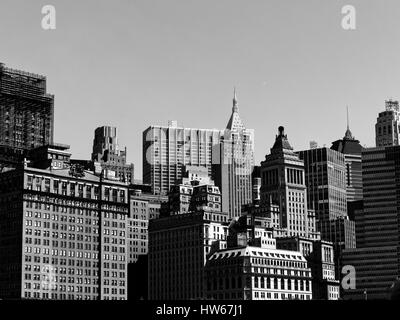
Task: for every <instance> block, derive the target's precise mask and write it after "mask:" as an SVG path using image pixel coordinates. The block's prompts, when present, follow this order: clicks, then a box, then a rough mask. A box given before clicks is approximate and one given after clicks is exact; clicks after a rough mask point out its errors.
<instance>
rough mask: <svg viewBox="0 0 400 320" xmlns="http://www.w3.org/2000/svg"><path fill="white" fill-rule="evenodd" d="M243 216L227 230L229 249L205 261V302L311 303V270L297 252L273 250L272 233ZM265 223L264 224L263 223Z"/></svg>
mask: <svg viewBox="0 0 400 320" xmlns="http://www.w3.org/2000/svg"><path fill="white" fill-rule="evenodd" d="M255 218H256V220H257V222H262V221H263V219H262V217H254V216H253V217H250V216H248V217H246V216H242V217H240V218H239V219H238V221H237V222H236V223H234V224H232V223H231V226H230V229H229V238H232V237H234V239H229V241H228V245H229V247H228V248H226V249H219V250H215V251H214V252H212V253H211V255H210V256H209V257H208V259H207V264H206V267H205V287H206V288H205V289H206V298H208V299H219V300H222V299H225V300H311V298H312V276H311V269H310V268H309V266H308V263H307V261H306V259H305V258H304V256H303V255H302V254H301V253H300V252H295V251H289V250H280V249H277V248H276V242H275V239H274V238H273V233H272V229H269V228H268V227H265V224H264V226H263V225H262V223H261V224H259V223H257V222H256V220H254V219H255ZM264 222H266V221H264Z"/></svg>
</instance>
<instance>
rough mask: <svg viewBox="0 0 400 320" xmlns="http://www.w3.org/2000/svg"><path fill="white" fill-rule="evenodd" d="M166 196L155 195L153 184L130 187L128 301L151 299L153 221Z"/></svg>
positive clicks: (166, 199) (157, 216)
mask: <svg viewBox="0 0 400 320" xmlns="http://www.w3.org/2000/svg"><path fill="white" fill-rule="evenodd" d="M167 201H168V198H167V197H166V196H161V195H154V194H153V193H152V192H151V186H149V185H143V184H134V185H130V186H129V206H130V211H129V218H128V222H127V224H128V230H127V245H128V300H136V301H137V300H147V299H148V285H147V277H148V257H147V254H148V243H149V231H148V226H149V221H150V220H153V219H157V218H159V216H160V211H161V205H162V203H164V202H167Z"/></svg>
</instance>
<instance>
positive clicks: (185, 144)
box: [143, 121, 223, 194]
mask: <svg viewBox="0 0 400 320" xmlns="http://www.w3.org/2000/svg"><path fill="white" fill-rule="evenodd" d="M222 134H223V132H221V130H217V129H191V128H184V127H178V126H177V123H176V121H170V122H169V124H168V126H150V127H148V128H147V129H146V130H145V131H144V132H143V183H146V184H150V185H151V186H152V188H153V193H155V194H167V193H168V192H169V191H170V188H171V187H172V186H173V185H175V184H176V183H178V182H179V181H180V180H181V179H182V177H183V176H184V174H185V171H184V170H185V166H187V165H192V166H203V167H206V168H207V170H208V174H209V175H210V176H211V174H212V148H213V146H214V145H216V144H218V143H219V142H220V139H221V135H222Z"/></svg>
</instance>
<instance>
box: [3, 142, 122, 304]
mask: <svg viewBox="0 0 400 320" xmlns="http://www.w3.org/2000/svg"><path fill="white" fill-rule="evenodd" d="M39 149H40V148H39ZM39 151H40V152H39V154H41V155H42V156H43V160H44V159H48V157H49V155H51V154H53V152H54V150H52V149H49V153H48V154H47V155H46V154H45V153H43V152H42V150H39ZM56 151H57V150H56ZM68 159H69V157H67V159H66V160H65V161H68ZM36 160H38V158H37V159H36ZM57 161H59V159H58V160H57ZM39 163H44V161H39ZM51 167H52V166H51V164H49V168H46V169H38V168H33V167H28V163H27V162H25V165H24V166H22V167H20V168H17V169H14V170H11V171H7V172H4V173H2V174H0V298H2V299H21V298H22V299H56V300H75V299H78V300H80V299H84V300H93V299H96V300H97V299H101V300H103V299H104V300H108V299H118V300H120V299H126V297H127V258H128V257H127V252H128V250H127V249H128V247H127V241H126V235H127V220H128V211H129V206H128V186H127V184H124V183H122V182H117V181H110V180H107V179H103V178H101V177H98V176H96V175H94V174H93V173H92V172H88V171H85V170H82V169H81V168H79V167H78V166H69V167H68V166H67V165H66V164H63V165H62V166H61V168H58V169H52V168H51Z"/></svg>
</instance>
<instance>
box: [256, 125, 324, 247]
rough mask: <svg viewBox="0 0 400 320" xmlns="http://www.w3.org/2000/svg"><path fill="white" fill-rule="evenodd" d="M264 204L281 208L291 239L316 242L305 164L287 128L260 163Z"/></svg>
mask: <svg viewBox="0 0 400 320" xmlns="http://www.w3.org/2000/svg"><path fill="white" fill-rule="evenodd" d="M260 173H261V190H260V193H261V203H272V204H275V205H278V206H279V215H280V217H279V221H280V223H281V226H280V227H281V228H282V229H286V230H287V235H288V236H295V235H299V236H303V237H308V238H313V239H317V238H318V237H319V235H318V233H317V232H316V230H315V213H314V212H313V211H312V210H310V209H309V206H308V197H307V187H306V184H305V173H304V162H303V160H301V159H300V158H299V156H298V155H297V154H296V153H295V152H294V151H293V148H292V147H291V145H290V143H289V141H288V139H287V135H285V132H284V128H283V127H279V134H278V135H277V136H276V140H275V143H274V145H273V147H272V148H271V153H270V154H268V155H266V156H265V161H263V162H261V168H260Z"/></svg>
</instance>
